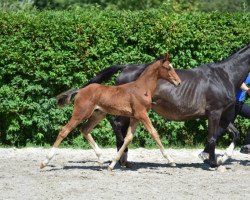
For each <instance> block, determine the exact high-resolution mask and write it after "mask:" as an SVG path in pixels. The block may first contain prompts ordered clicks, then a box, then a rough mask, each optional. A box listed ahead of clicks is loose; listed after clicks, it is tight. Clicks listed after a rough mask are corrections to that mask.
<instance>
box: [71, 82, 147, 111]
mask: <svg viewBox="0 0 250 200" xmlns="http://www.w3.org/2000/svg"><path fill="white" fill-rule="evenodd" d="M150 101H151V98H149V97H148V96H145V95H143V91H142V90H141V89H140V87H138V86H137V85H136V82H131V83H126V84H123V85H119V86H107V85H101V84H97V83H94V84H91V85H89V86H87V87H85V88H82V89H80V90H79V92H78V94H77V95H76V98H75V104H82V106H84V105H83V104H89V106H91V107H93V109H99V110H101V111H103V112H105V113H109V114H112V115H121V116H133V113H134V109H135V107H139V106H140V105H141V104H143V106H148V105H150Z"/></svg>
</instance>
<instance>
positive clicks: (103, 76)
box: [81, 65, 128, 88]
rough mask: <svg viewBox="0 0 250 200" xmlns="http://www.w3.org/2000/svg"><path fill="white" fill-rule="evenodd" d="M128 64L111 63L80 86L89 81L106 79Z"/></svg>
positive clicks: (99, 81) (100, 81) (98, 81)
mask: <svg viewBox="0 0 250 200" xmlns="http://www.w3.org/2000/svg"><path fill="white" fill-rule="evenodd" d="M127 66H128V65H113V66H110V67H108V68H106V69H104V70H102V71H101V72H100V73H99V74H98V75H96V76H95V77H94V78H92V79H90V80H89V82H87V83H86V84H84V85H83V86H82V87H81V88H84V87H86V86H88V85H89V84H91V83H102V82H104V81H108V80H109V79H110V78H111V77H112V76H113V75H114V74H115V73H116V72H118V71H120V70H122V69H123V68H126V67H127Z"/></svg>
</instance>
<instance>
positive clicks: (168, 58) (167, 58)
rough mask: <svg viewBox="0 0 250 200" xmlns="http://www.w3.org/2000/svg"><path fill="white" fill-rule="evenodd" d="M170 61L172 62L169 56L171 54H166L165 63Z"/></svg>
mask: <svg viewBox="0 0 250 200" xmlns="http://www.w3.org/2000/svg"><path fill="white" fill-rule="evenodd" d="M169 60H170V55H169V53H166V55H165V58H164V61H169Z"/></svg>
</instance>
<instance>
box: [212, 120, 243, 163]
mask: <svg viewBox="0 0 250 200" xmlns="http://www.w3.org/2000/svg"><path fill="white" fill-rule="evenodd" d="M227 131H228V132H229V133H231V134H232V135H233V141H232V142H231V144H230V145H229V147H228V148H227V149H226V152H225V153H224V155H223V156H219V157H217V164H218V165H222V164H224V163H225V162H226V161H227V160H228V159H229V158H231V157H232V155H233V151H234V149H235V146H236V142H237V141H238V140H239V139H240V132H239V131H238V130H237V129H236V128H235V126H234V125H233V124H232V123H230V124H229V125H228V127H227Z"/></svg>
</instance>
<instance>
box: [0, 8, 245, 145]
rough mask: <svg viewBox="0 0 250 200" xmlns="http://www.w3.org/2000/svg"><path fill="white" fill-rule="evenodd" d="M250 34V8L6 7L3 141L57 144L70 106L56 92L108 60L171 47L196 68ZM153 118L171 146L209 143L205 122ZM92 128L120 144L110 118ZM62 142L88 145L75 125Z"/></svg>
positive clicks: (106, 141) (132, 59)
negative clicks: (236, 10)
mask: <svg viewBox="0 0 250 200" xmlns="http://www.w3.org/2000/svg"><path fill="white" fill-rule="evenodd" d="M249 38H250V14H249V13H230V14H229V13H219V12H213V13H182V14H176V13H172V12H166V10H164V9H162V10H148V11H140V12H130V11H113V10H99V9H98V8H86V9H81V10H77V11H58V12H55V11H44V12H35V11H34V12H18V13H7V12H0V72H1V73H0V133H1V136H0V137H1V143H2V144H4V145H5V144H7V145H16V146H25V145H27V144H37V145H44V144H52V143H53V141H54V140H55V138H56V135H57V134H58V131H59V130H60V127H61V126H62V125H64V124H65V123H66V122H67V120H68V119H69V117H70V115H71V111H72V105H71V106H69V107H66V108H64V109H59V108H57V106H56V101H55V98H54V97H55V96H56V95H58V94H59V93H60V92H63V91H66V90H68V89H70V88H76V87H80V86H81V85H83V83H85V82H86V81H87V80H89V79H90V78H92V77H93V76H95V75H96V74H97V73H98V72H99V71H100V70H102V69H104V68H106V67H108V66H110V65H113V64H125V63H145V62H150V61H152V60H153V59H154V58H155V57H157V56H159V55H161V54H163V53H165V52H170V53H171V55H172V63H173V64H174V66H175V67H176V68H184V69H190V68H193V67H195V66H198V65H200V64H203V63H208V62H214V61H218V60H220V59H222V58H225V57H227V56H229V55H230V54H231V53H232V52H234V51H235V50H236V49H238V48H239V47H241V46H243V45H245V44H247V43H249ZM150 116H151V118H152V121H153V122H154V124H155V126H156V128H157V129H158V130H159V133H160V135H161V137H162V138H163V141H164V143H165V144H169V145H184V144H188V145H193V144H200V143H204V142H205V141H206V137H207V125H206V121H204V120H195V121H190V122H167V121H166V120H164V119H162V118H161V117H159V116H158V115H156V114H155V113H152V112H151V113H150ZM240 120H241V121H240V122H241V123H238V124H239V125H238V127H239V128H240V130H241V131H242V132H243V133H245V132H246V128H247V126H248V125H249V123H248V121H246V120H243V121H242V119H240ZM93 134H94V137H95V138H96V140H97V141H98V143H99V144H101V145H103V146H108V145H114V143H115V138H114V134H113V132H112V129H111V126H110V125H109V122H108V121H107V120H104V121H103V122H102V123H101V124H100V125H98V127H97V128H96V129H95V130H94V132H93ZM229 138H230V137H228V136H226V137H225V139H224V140H222V143H227V142H228V141H227V140H228V139H229ZM64 144H73V145H76V146H86V145H87V144H86V141H85V140H83V139H82V138H81V136H79V132H78V131H77V130H75V131H73V134H70V135H69V137H68V138H67V139H66V140H65V142H64ZM134 144H137V145H143V146H145V145H146V146H151V145H153V144H154V142H153V141H152V139H151V138H150V136H149V135H148V133H146V131H145V130H144V128H143V127H140V128H138V131H137V134H136V138H135V141H134Z"/></svg>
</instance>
